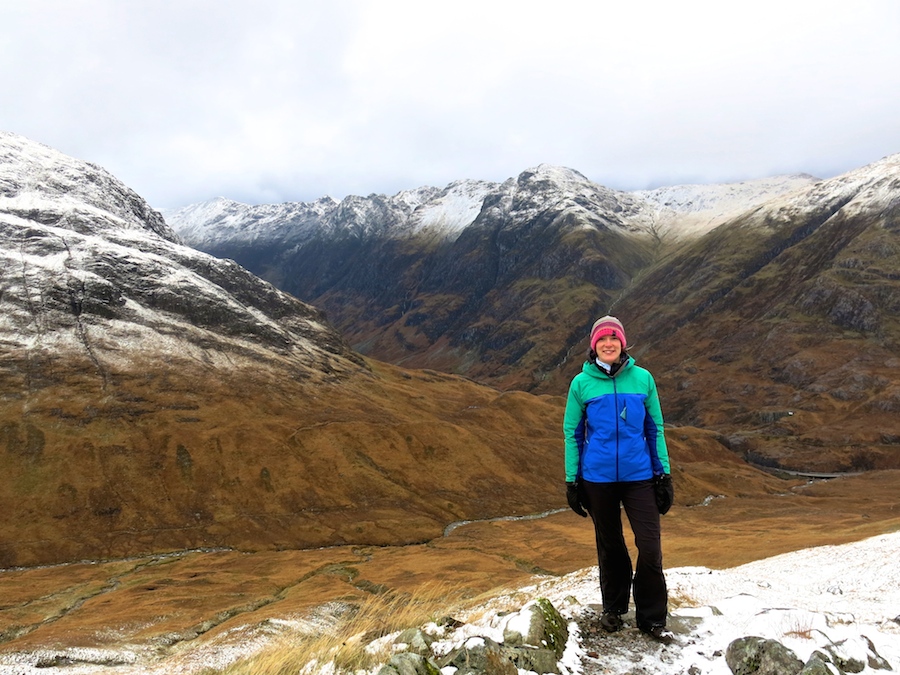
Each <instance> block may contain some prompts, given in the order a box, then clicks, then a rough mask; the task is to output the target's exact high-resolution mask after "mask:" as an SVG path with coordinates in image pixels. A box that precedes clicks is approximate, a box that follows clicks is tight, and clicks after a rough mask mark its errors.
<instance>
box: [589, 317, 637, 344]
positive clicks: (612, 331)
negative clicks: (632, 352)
mask: <svg viewBox="0 0 900 675" xmlns="http://www.w3.org/2000/svg"><path fill="white" fill-rule="evenodd" d="M604 335H615V336H616V337H617V338H619V342H621V343H622V349H623V350H624V349H625V348H626V347H627V346H628V342H627V341H626V340H625V329H624V328H622V322H621V321H619V320H618V319H617V318H616V317H614V316H604V317H603V318H602V319H597V320H596V321H595V322H594V325H593V326H592V327H591V349H594V347H595V346H596V344H597V340H599V339H600V338H602V337H603V336H604ZM594 351H596V350H594Z"/></svg>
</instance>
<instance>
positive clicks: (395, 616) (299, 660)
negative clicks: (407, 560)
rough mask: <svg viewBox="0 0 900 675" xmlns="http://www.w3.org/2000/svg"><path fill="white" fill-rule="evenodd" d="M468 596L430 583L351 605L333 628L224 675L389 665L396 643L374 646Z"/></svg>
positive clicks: (287, 639)
mask: <svg viewBox="0 0 900 675" xmlns="http://www.w3.org/2000/svg"><path fill="white" fill-rule="evenodd" d="M465 595H466V592H465V591H464V590H463V589H461V588H460V587H458V586H455V585H449V584H444V583H426V584H423V585H422V586H421V587H419V588H417V589H415V590H413V591H412V592H405V593H384V594H378V595H371V596H369V597H367V598H365V599H363V600H362V601H361V602H359V603H358V604H357V603H354V604H351V606H350V611H347V612H345V613H344V614H343V615H341V616H339V617H337V618H336V620H335V621H334V623H333V625H331V626H329V627H327V628H325V629H324V630H322V631H319V632H315V633H291V634H286V635H284V636H282V637H281V638H280V639H279V640H277V641H276V643H275V644H274V645H273V646H271V647H268V648H266V649H265V650H263V651H262V652H260V653H258V654H255V655H253V656H250V657H248V658H246V659H242V660H240V661H238V662H236V663H234V664H232V665H230V666H228V667H227V668H225V670H223V671H221V672H222V674H223V675H295V674H296V673H297V672H298V671H299V670H300V669H302V668H303V667H304V666H306V665H307V664H310V663H312V662H318V663H320V664H326V663H333V664H334V667H335V670H336V671H337V672H339V673H353V672H355V671H357V670H360V669H369V668H372V667H373V666H375V665H377V664H379V663H383V662H386V661H387V660H388V659H389V658H390V655H391V643H392V641H391V640H387V641H385V642H384V643H383V644H381V646H379V647H376V648H374V649H373V648H368V649H367V646H369V645H370V643H372V642H373V641H376V640H377V639H378V638H380V637H384V636H388V635H390V634H392V633H396V632H399V631H403V630H405V629H407V628H417V627H420V626H422V625H424V624H427V623H429V622H432V621H437V620H439V618H440V617H441V616H444V615H447V614H448V613H453V612H454V611H456V610H460V609H462V606H463V603H465V604H471V603H472V602H474V600H472V599H469V600H466V599H465V598H464V596H465Z"/></svg>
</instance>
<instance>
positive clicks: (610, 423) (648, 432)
mask: <svg viewBox="0 0 900 675" xmlns="http://www.w3.org/2000/svg"><path fill="white" fill-rule="evenodd" d="M563 431H564V433H565V440H566V480H567V481H573V480H575V479H576V478H577V477H579V476H580V477H582V478H584V479H585V480H588V481H591V482H595V483H610V482H620V481H637V480H646V479H649V478H652V477H653V476H654V475H659V474H661V473H669V470H670V469H669V455H668V450H667V448H666V443H665V435H664V433H663V418H662V411H661V409H660V406H659V397H658V394H657V391H656V383H655V382H654V380H653V376H652V375H651V374H650V373H649V371H647V370H646V369H644V368H641V367H639V366H637V365H635V363H634V359H633V358H631V357H628V360H627V362H626V363H625V364H624V365H623V366H622V367H621V368H620V369H619V370H618V372H617V373H616V374H615V375H614V376H610V375H608V374H607V373H606V372H605V371H603V370H601V369H600V368H598V367H597V366H596V365H595V364H593V363H585V364H584V366H583V368H582V372H581V373H579V374H578V375H576V376H575V378H574V379H573V380H572V384H571V386H570V387H569V396H568V399H567V402H566V413H565V419H564V422H563Z"/></svg>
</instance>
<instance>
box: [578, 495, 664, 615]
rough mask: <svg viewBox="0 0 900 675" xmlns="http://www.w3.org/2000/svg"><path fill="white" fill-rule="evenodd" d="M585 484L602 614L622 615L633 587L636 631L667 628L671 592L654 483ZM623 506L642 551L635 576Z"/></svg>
mask: <svg viewBox="0 0 900 675" xmlns="http://www.w3.org/2000/svg"><path fill="white" fill-rule="evenodd" d="M582 485H583V486H584V495H583V497H584V501H585V502H586V503H585V506H586V508H587V510H588V513H590V515H591V519H592V520H593V521H594V534H595V535H596V539H597V562H598V565H599V567H600V593H601V595H602V597H603V610H604V611H607V612H615V613H617V614H624V613H625V612H626V611H627V610H628V599H629V596H630V595H631V591H632V587H633V590H634V609H635V619H636V621H637V625H638V627H641V628H649V627H650V626H653V625H656V624H662V625H665V623H666V613H667V605H668V593H667V591H666V578H665V576H664V575H663V566H662V545H661V542H660V525H659V511H658V510H657V508H656V498H655V497H654V493H653V481H652V480H646V481H636V482H629V483H590V482H588V481H582ZM620 504H621V505H622V507H624V509H625V515H626V516H628V522H629V523H630V524H631V531H632V532H633V533H634V543H635V546H637V550H638V559H637V566H636V567H635V569H634V573H633V574H632V568H631V556H629V555H628V548H627V546H626V545H625V537H624V535H623V532H622V514H621V510H620V507H619V505H620Z"/></svg>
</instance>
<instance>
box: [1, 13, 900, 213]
mask: <svg viewBox="0 0 900 675" xmlns="http://www.w3.org/2000/svg"><path fill="white" fill-rule="evenodd" d="M0 72H2V84H0V128H2V129H3V130H6V131H12V132H15V133H18V134H21V135H23V136H27V137H28V138H30V139H32V140H35V141H40V142H42V143H45V144H47V145H50V146H53V147H55V148H57V149H59V150H61V151H63V152H65V153H66V154H69V155H72V156H74V157H77V158H79V159H84V160H88V161H92V162H95V163H97V164H100V165H101V166H103V167H105V168H106V169H108V170H109V171H111V172H112V173H113V174H114V175H116V176H117V177H118V178H120V179H121V180H123V181H124V182H125V183H126V184H127V185H129V186H130V187H131V188H133V189H134V190H136V191H137V192H138V193H139V194H141V195H142V196H143V197H145V198H146V199H147V200H148V201H149V202H150V203H151V204H152V205H153V206H155V207H157V208H172V207H178V206H184V205H186V204H190V203H193V202H198V201H204V200H207V199H212V198H214V197H217V196H225V197H229V198H231V199H235V200H238V201H243V202H247V203H268V202H282V201H311V200H314V199H316V198H318V197H321V196H323V195H330V196H332V197H335V198H338V199H340V198H342V197H345V196H346V195H348V194H360V195H368V194H370V193H373V192H374V193H384V194H389V195H391V194H395V193H396V192H399V191H400V190H403V189H408V188H415V187H419V186H422V185H434V186H437V187H443V186H445V185H447V184H448V183H450V182H451V181H454V180H457V179H460V178H476V179H484V180H492V181H502V180H505V179H506V178H509V177H512V176H515V175H517V174H518V173H520V172H521V171H523V170H525V169H528V168H530V167H533V166H536V165H537V164H540V163H549V164H557V165H562V166H567V167H570V168H573V169H576V170H578V171H580V172H581V173H583V174H584V175H585V176H587V177H588V178H590V179H591V180H593V181H595V182H598V183H601V184H603V185H606V186H609V187H613V188H618V189H623V190H637V189H644V188H650V187H659V186H662V185H675V184H681V183H710V182H726V181H737V180H744V179H750V178H760V177H766V176H772V175H776V174H784V173H796V172H806V173H810V174H813V175H815V176H818V177H821V178H826V177H831V176H834V175H837V174H839V173H842V172H844V171H847V170H850V169H853V168H857V167H859V166H863V165H865V164H868V163H870V162H873V161H875V160H878V159H880V158H881V157H884V156H885V155H889V154H894V153H897V152H900V1H898V0H868V1H867V0H857V1H856V2H847V0H840V1H832V0H810V1H807V0H778V1H777V2H770V1H769V0H754V1H753V2H745V1H736V2H723V1H722V0H715V1H710V2H700V1H691V0H682V1H681V2H673V1H672V0H661V1H657V0H645V1H641V0H634V1H632V2H627V1H624V0H614V1H612V0H587V1H567V0H552V1H551V0H543V1H542V2H533V1H530V0H508V1H507V0H477V1H474V0H473V1H469V0H454V1H453V2H450V1H445V2H433V1H429V0H409V1H407V0H369V1H367V0H358V1H352V0H248V1H246V2H244V1H237V0H0Z"/></svg>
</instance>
